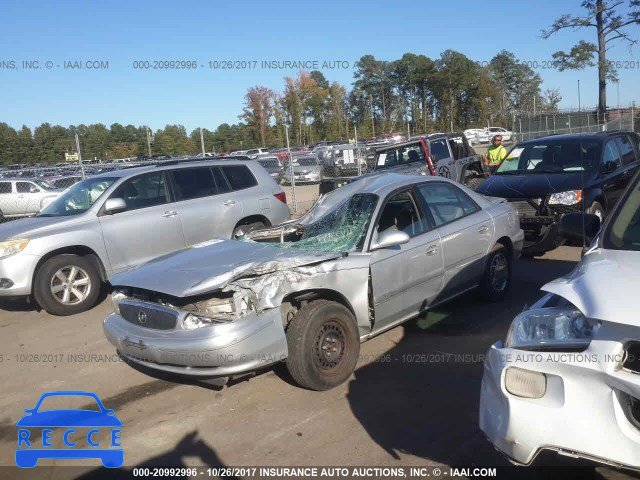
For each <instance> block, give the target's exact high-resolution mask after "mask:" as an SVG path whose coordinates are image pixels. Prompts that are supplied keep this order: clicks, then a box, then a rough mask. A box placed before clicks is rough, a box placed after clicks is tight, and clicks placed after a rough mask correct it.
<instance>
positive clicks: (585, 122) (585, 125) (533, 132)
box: [513, 107, 640, 142]
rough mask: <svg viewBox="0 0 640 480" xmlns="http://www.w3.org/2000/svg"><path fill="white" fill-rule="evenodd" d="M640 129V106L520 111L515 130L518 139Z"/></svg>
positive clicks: (515, 120)
mask: <svg viewBox="0 0 640 480" xmlns="http://www.w3.org/2000/svg"><path fill="white" fill-rule="evenodd" d="M619 130H628V131H635V132H638V131H639V130H640V109H637V108H635V107H629V108H617V109H610V110H608V111H607V112H605V114H604V115H600V114H599V113H598V112H597V110H591V111H578V110H562V111H558V112H551V113H545V112H542V113H536V114H532V113H531V112H524V113H520V114H517V115H516V116H515V117H514V121H513V131H514V133H515V138H516V140H517V141H519V142H521V141H523V140H529V139H532V138H538V137H543V136H546V135H553V134H560V133H580V132H582V133H585V132H604V131H619Z"/></svg>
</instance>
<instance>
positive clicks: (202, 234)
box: [170, 166, 233, 245]
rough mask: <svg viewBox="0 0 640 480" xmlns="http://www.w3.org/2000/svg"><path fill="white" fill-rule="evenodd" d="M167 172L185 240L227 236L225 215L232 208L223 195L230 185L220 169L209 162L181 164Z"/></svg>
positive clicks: (197, 241) (202, 240)
mask: <svg viewBox="0 0 640 480" xmlns="http://www.w3.org/2000/svg"><path fill="white" fill-rule="evenodd" d="M214 172H215V174H214ZM170 176H171V184H172V188H173V191H174V194H175V199H176V208H177V211H178V214H179V215H178V217H179V218H180V224H181V225H182V231H183V233H184V240H185V242H186V244H187V245H193V244H195V243H199V242H204V241H205V240H209V239H211V238H214V237H224V238H229V237H230V234H229V233H228V231H229V227H228V226H227V223H229V222H228V221H227V219H226V216H227V215H228V214H229V213H230V210H231V209H230V208H229V206H227V205H225V204H224V202H225V201H228V200H229V199H228V198H223V196H222V195H223V194H227V193H228V192H229V191H230V189H229V186H228V185H227V182H226V180H225V179H224V177H223V176H222V173H221V172H220V170H219V169H218V168H217V167H215V168H213V169H212V168H211V167H208V166H207V167H195V168H180V169H176V170H173V171H171V172H170ZM216 177H217V178H216ZM231 228H233V226H232V227H231Z"/></svg>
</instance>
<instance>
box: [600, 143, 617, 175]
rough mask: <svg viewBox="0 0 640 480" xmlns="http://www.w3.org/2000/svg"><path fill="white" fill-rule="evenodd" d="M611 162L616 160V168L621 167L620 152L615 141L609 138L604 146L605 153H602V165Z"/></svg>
mask: <svg viewBox="0 0 640 480" xmlns="http://www.w3.org/2000/svg"><path fill="white" fill-rule="evenodd" d="M609 162H614V163H615V164H616V168H620V165H621V163H620V154H619V153H618V149H617V148H616V146H615V144H614V141H613V140H609V141H608V142H607V143H606V144H605V146H604V153H603V154H602V165H603V166H604V165H607V163H609Z"/></svg>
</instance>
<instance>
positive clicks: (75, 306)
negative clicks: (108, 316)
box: [33, 254, 102, 316]
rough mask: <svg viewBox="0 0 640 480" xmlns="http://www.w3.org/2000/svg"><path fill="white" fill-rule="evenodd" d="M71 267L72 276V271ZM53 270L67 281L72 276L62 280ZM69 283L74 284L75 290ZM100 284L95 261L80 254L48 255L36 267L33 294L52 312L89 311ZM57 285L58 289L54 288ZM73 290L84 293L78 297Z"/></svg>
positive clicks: (62, 313)
mask: <svg viewBox="0 0 640 480" xmlns="http://www.w3.org/2000/svg"><path fill="white" fill-rule="evenodd" d="M74 267H75V268H76V273H75V275H74V274H73V270H72V269H73V268H74ZM56 273H60V274H61V275H62V277H64V276H65V275H66V279H67V280H69V279H70V277H71V276H72V275H73V279H71V282H69V283H64V282H63V281H62V279H61V277H60V276H56ZM71 285H75V287H76V288H75V292H74V289H73V288H72V286H71ZM67 287H68V288H67ZM101 287H102V281H101V280H100V275H99V273H98V271H97V269H96V266H95V264H94V262H92V261H90V260H89V259H87V258H86V257H81V256H79V255H71V254H64V255H58V256H56V257H52V258H50V259H49V260H47V261H46V262H44V263H43V264H42V266H41V267H40V268H39V269H38V271H37V272H36V277H35V281H34V286H33V296H34V297H35V299H36V301H37V302H38V304H39V305H40V306H41V307H42V308H44V309H45V310H46V311H47V312H48V313H50V314H52V315H60V316H65V315H74V314H76V313H80V312H84V311H86V310H89V309H90V308H92V307H93V306H94V305H95V304H96V301H97V299H98V296H99V295H100V289H101ZM60 288H61V291H58V292H54V291H53V290H54V289H55V290H58V289H60ZM65 291H66V292H65ZM76 292H79V293H81V294H83V295H84V296H83V298H82V299H80V297H78V296H77V293H76ZM60 294H61V295H60ZM65 295H66V301H65Z"/></svg>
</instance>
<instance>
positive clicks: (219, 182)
mask: <svg viewBox="0 0 640 480" xmlns="http://www.w3.org/2000/svg"><path fill="white" fill-rule="evenodd" d="M211 171H212V172H213V178H214V179H215V181H216V187H218V193H227V192H229V191H231V189H230V188H229V184H228V183H227V179H226V178H224V175H222V171H221V170H220V167H213V168H212V169H211Z"/></svg>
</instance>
